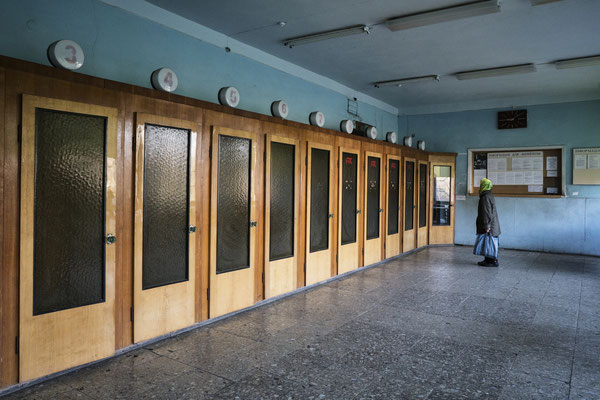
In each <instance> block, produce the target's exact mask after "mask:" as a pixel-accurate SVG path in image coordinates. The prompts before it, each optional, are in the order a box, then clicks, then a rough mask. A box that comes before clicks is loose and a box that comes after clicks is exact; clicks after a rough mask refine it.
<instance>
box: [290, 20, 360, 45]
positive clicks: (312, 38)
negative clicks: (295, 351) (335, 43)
mask: <svg viewBox="0 0 600 400" xmlns="http://www.w3.org/2000/svg"><path fill="white" fill-rule="evenodd" d="M370 30H371V28H369V27H368V26H366V25H358V26H352V27H350V28H344V29H337V30H334V31H327V32H321V33H315V34H313V35H306V36H299V37H295V38H291V39H286V40H284V41H283V45H284V46H287V47H289V48H290V49H291V48H292V47H294V46H298V45H301V44H307V43H313V42H320V41H322V40H329V39H336V38H340V37H344V36H350V35H359V34H361V33H369V31H370Z"/></svg>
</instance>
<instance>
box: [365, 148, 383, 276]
mask: <svg viewBox="0 0 600 400" xmlns="http://www.w3.org/2000/svg"><path fill="white" fill-rule="evenodd" d="M382 158H383V157H382V154H381V153H373V152H370V151H365V170H364V177H365V190H364V193H365V196H364V203H363V204H364V207H363V208H364V210H365V212H364V219H363V223H364V227H365V229H364V232H365V233H364V235H365V236H364V241H365V242H364V243H365V247H364V251H365V258H364V264H365V266H367V265H371V264H375V263H377V262H379V261H381V244H382V243H381V240H382V237H383V224H382V221H381V218H382V216H383V196H382V193H381V183H382V182H383V168H382V167H383V166H382V162H381V161H382Z"/></svg>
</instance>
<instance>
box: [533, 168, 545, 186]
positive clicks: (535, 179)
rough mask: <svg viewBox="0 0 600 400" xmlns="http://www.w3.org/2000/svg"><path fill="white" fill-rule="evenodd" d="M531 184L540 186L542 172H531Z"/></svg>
mask: <svg viewBox="0 0 600 400" xmlns="http://www.w3.org/2000/svg"><path fill="white" fill-rule="evenodd" d="M533 183H534V184H536V185H542V184H543V183H544V172H543V171H533Z"/></svg>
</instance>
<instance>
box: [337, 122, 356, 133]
mask: <svg viewBox="0 0 600 400" xmlns="http://www.w3.org/2000/svg"><path fill="white" fill-rule="evenodd" d="M340 131H342V132H344V133H352V132H353V131H354V122H353V121H352V120H350V119H345V120H343V121H342V122H340Z"/></svg>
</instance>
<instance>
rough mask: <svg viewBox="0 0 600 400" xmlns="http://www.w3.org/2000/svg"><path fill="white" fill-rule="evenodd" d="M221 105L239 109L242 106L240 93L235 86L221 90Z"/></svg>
mask: <svg viewBox="0 0 600 400" xmlns="http://www.w3.org/2000/svg"><path fill="white" fill-rule="evenodd" d="M219 103H221V104H222V105H224V106H229V107H234V108H235V107H237V106H238V104H240V92H238V90H237V89H236V88H234V87H233V86H228V87H224V88H221V90H219Z"/></svg>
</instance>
